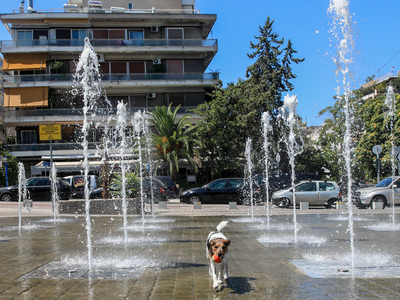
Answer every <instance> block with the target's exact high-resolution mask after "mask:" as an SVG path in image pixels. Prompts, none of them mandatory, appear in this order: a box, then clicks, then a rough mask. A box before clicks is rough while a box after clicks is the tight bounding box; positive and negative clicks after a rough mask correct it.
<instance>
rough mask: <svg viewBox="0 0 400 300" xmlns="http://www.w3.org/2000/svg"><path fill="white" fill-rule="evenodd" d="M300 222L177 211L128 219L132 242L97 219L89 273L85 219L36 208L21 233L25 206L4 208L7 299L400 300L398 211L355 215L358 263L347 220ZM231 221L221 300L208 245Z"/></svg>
mask: <svg viewBox="0 0 400 300" xmlns="http://www.w3.org/2000/svg"><path fill="white" fill-rule="evenodd" d="M296 213H297V223H296V226H294V224H293V211H292V210H291V209H278V208H273V209H271V215H270V218H269V220H268V219H267V217H266V215H265V207H262V206H256V207H254V210H253V211H252V210H250V209H249V207H243V206H239V207H238V208H237V209H229V206H228V205H203V206H202V207H201V208H199V209H195V208H194V206H192V205H186V204H180V203H179V202H177V201H173V202H172V203H168V204H167V208H166V209H161V208H159V207H158V205H157V206H156V207H155V213H154V217H153V215H151V214H149V215H146V217H145V218H144V220H142V218H141V216H128V227H127V230H126V232H127V239H125V235H124V232H125V231H124V229H123V218H121V217H120V216H92V253H93V268H92V270H91V271H89V269H88V262H87V245H86V239H87V237H86V229H85V226H86V223H85V218H84V217H83V216H74V215H62V216H60V217H59V218H58V219H57V220H54V218H53V214H52V212H51V204H50V203H37V204H36V203H35V204H34V207H33V209H32V212H31V213H30V214H28V213H26V212H23V213H22V219H21V220H22V226H21V228H19V226H18V223H19V218H18V215H19V214H18V205H17V204H16V203H0V224H1V227H0V253H1V256H0V257H1V264H0V299H157V300H162V299H400V272H399V270H400V267H399V265H398V264H399V263H400V251H399V246H398V245H399V242H400V228H399V226H398V222H395V224H394V226H393V223H391V217H392V209H391V208H389V209H385V210H371V209H368V210H358V209H356V208H354V234H355V239H354V249H355V252H354V256H352V255H351V254H352V252H351V250H350V249H351V247H350V244H351V243H350V241H349V232H348V215H347V211H345V210H334V209H332V210H328V209H309V210H297V211H296ZM397 214H399V216H397ZM396 218H400V207H396V209H395V220H396ZM222 220H230V222H229V223H228V225H227V227H225V229H224V233H225V234H226V235H227V236H228V237H229V238H230V240H231V246H230V247H229V252H230V256H229V276H230V278H229V279H228V281H227V282H226V283H223V284H222V285H221V286H220V289H219V290H218V291H215V290H213V288H212V280H211V277H210V276H209V274H208V265H207V260H206V256H205V239H206V238H207V235H208V233H209V232H210V231H212V230H214V229H215V226H216V225H217V224H218V223H219V222H220V221H222ZM295 232H296V234H295ZM295 237H296V241H295ZM351 257H353V258H354V260H353V261H354V267H352V260H351ZM325 267H326V268H329V272H327V273H324V270H325Z"/></svg>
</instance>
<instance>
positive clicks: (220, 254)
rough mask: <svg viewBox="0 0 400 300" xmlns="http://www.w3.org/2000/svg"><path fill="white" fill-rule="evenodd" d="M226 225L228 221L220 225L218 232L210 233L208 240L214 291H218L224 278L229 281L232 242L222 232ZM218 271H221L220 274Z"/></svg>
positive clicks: (207, 249)
mask: <svg viewBox="0 0 400 300" xmlns="http://www.w3.org/2000/svg"><path fill="white" fill-rule="evenodd" d="M226 224H228V221H222V222H221V223H219V224H218V226H217V228H216V230H215V231H212V232H210V234H209V235H208V238H207V244H206V254H207V258H208V262H209V272H210V275H211V276H212V278H213V288H214V289H217V288H218V285H219V284H220V283H222V279H221V277H222V276H224V279H225V280H228V246H229V245H230V243H231V241H230V240H229V239H228V238H227V237H226V236H225V235H224V234H223V233H222V232H221V231H222V229H223V228H224V227H225V226H226ZM217 269H219V272H218V273H217Z"/></svg>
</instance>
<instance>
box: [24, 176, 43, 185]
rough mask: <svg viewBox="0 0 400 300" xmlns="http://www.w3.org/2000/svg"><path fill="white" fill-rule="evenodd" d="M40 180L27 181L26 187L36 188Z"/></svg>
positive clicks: (31, 179)
mask: <svg viewBox="0 0 400 300" xmlns="http://www.w3.org/2000/svg"><path fill="white" fill-rule="evenodd" d="M39 179H40V178H30V179H28V180H27V181H26V186H36V185H38V183H39Z"/></svg>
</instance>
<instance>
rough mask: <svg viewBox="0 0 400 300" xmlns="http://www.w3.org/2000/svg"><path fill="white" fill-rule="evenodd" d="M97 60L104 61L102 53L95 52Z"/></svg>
mask: <svg viewBox="0 0 400 300" xmlns="http://www.w3.org/2000/svg"><path fill="white" fill-rule="evenodd" d="M97 60H98V62H104V54H97Z"/></svg>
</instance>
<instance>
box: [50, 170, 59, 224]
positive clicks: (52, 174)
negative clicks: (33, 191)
mask: <svg viewBox="0 0 400 300" xmlns="http://www.w3.org/2000/svg"><path fill="white" fill-rule="evenodd" d="M50 180H51V201H52V205H53V217H54V220H56V219H57V211H58V200H59V199H58V191H57V169H56V164H55V163H52V166H51V171H50Z"/></svg>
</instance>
